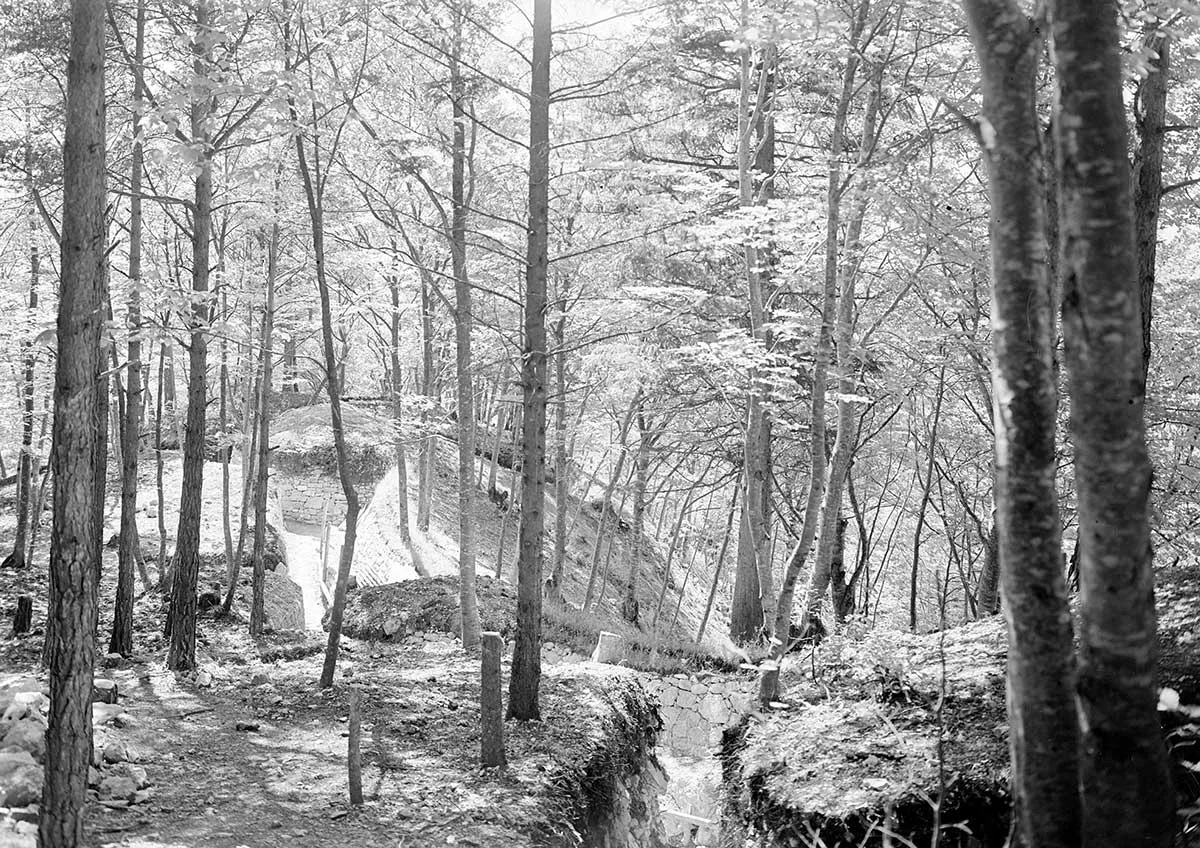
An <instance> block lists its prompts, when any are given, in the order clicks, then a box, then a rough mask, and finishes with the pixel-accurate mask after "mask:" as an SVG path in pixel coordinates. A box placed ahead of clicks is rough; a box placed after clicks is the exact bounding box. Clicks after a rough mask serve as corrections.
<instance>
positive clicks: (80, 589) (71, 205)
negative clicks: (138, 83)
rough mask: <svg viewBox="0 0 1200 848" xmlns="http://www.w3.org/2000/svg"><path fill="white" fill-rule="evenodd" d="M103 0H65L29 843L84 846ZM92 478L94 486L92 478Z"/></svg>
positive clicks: (103, 387) (99, 297) (98, 369)
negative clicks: (43, 668)
mask: <svg viewBox="0 0 1200 848" xmlns="http://www.w3.org/2000/svg"><path fill="white" fill-rule="evenodd" d="M104 33H105V29H104V3H103V2H100V0H73V2H72V3H71V42H70V54H69V59H68V62H67V103H66V134H65V140H64V145H63V195H64V201H65V202H64V204H63V222H62V240H61V259H60V261H61V264H60V267H61V280H60V284H59V308H58V323H57V331H58V339H59V345H58V360H57V364H56V366H55V380H54V413H55V414H54V427H53V447H52V449H51V459H50V464H51V468H52V470H53V475H54V518H53V525H52V529H51V535H50V586H49V615H48V620H47V641H46V644H47V649H48V650H47V653H48V660H49V663H48V664H49V669H50V714H49V722H48V727H47V730H46V769H45V775H44V779H43V784H42V796H41V803H40V805H39V816H38V842H39V844H41V845H45V846H54V848H75V846H78V845H82V844H83V842H84V832H83V831H84V809H85V804H86V794H87V783H88V780H87V777H88V766H89V763H90V760H91V752H92V708H91V692H92V667H93V664H94V663H95V651H96V641H95V632H96V592H97V585H96V575H97V570H96V564H97V563H98V562H99V561H100V555H101V538H100V535H101V530H102V525H101V524H100V522H98V521H97V517H98V516H100V514H101V513H100V508H99V507H102V501H101V503H100V504H99V505H98V504H97V500H96V498H97V495H98V494H100V493H101V492H102V489H101V488H100V486H102V485H103V480H104V467H103V465H97V460H100V459H101V458H102V457H103V453H102V451H101V449H100V448H99V445H98V444H97V443H98V442H99V441H100V440H101V439H103V438H104V433H103V430H101V429H99V428H97V426H96V423H97V422H96V416H97V413H98V412H100V411H101V405H100V397H99V393H100V392H101V391H107V383H106V382H105V381H103V380H101V379H100V375H101V373H102V368H103V365H102V362H101V351H102V348H101V339H102V331H103V324H104V321H103V316H104V312H103V303H104V262H105V250H104V241H105V234H106V226H105V218H104V210H105V173H106V170H105V135H104ZM97 481H99V483H98V482H97Z"/></svg>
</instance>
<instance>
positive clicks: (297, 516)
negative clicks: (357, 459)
mask: <svg viewBox="0 0 1200 848" xmlns="http://www.w3.org/2000/svg"><path fill="white" fill-rule="evenodd" d="M271 486H272V488H273V489H274V491H275V493H276V495H277V496H278V498H279V505H280V507H282V509H283V518H284V520H285V521H293V522H298V523H301V524H314V525H317V526H321V524H322V523H323V522H324V521H325V517H326V512H325V510H326V507H328V510H329V513H328V517H329V523H330V525H332V526H334V527H336V526H337V525H339V524H341V523H342V520H343V519H344V518H345V517H346V497H345V495H343V494H342V484H341V482H340V481H339V480H338V478H337V477H336V476H332V475H330V474H328V473H326V472H324V471H321V470H319V469H312V468H310V469H306V470H304V471H275V472H274V473H273V474H272V475H271Z"/></svg>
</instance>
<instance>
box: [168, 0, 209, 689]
mask: <svg viewBox="0 0 1200 848" xmlns="http://www.w3.org/2000/svg"><path fill="white" fill-rule="evenodd" d="M195 9H196V33H195V38H194V41H193V43H192V53H193V56H194V61H193V71H194V73H195V74H196V76H197V77H201V78H203V76H204V75H205V74H206V73H207V72H208V69H209V67H210V66H211V64H212V60H211V57H210V56H209V52H208V51H209V48H208V47H207V46H206V45H207V44H209V43H210V40H211V32H210V31H209V12H210V8H209V0H197V2H196V4H195ZM211 109H212V98H211V95H209V96H206V97H204V98H202V99H199V100H196V101H195V102H194V103H193V104H192V106H191V132H192V138H194V139H196V141H197V143H199V144H200V145H201V148H202V150H203V151H204V152H202V153H201V155H200V156H199V158H198V159H197V161H196V168H197V171H198V172H197V174H196V184H195V189H196V191H195V207H194V208H193V210H192V315H191V321H192V328H191V348H190V350H189V351H188V361H189V372H188V407H187V425H186V429H185V432H184V440H183V488H182V491H181V493H180V496H179V529H178V531H177V532H176V534H175V574H174V580H173V581H172V587H171V609H170V612H169V614H168V617H169V626H170V629H171V644H170V650H169V652H168V654H167V667H168V668H171V669H173V670H175V671H186V670H188V669H192V668H195V667H196V583H197V580H198V578H199V573H200V511H201V506H202V503H203V501H202V489H203V486H204V436H205V428H204V419H205V407H206V406H207V403H208V381H207V375H208V339H207V337H206V336H207V332H208V322H209V305H208V278H209V273H208V272H209V268H208V263H209V258H208V257H209V240H210V239H211V236H212V192H213V189H212V159H211V156H210V154H209V153H208V151H207V146H208V130H207V128H206V121H207V118H208V114H209V112H210V111H211Z"/></svg>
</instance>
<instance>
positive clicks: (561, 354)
mask: <svg viewBox="0 0 1200 848" xmlns="http://www.w3.org/2000/svg"><path fill="white" fill-rule="evenodd" d="M566 289H567V286H566V283H565V281H564V282H562V283H561V284H560V285H559V291H558V300H559V304H560V306H559V309H560V310H561V311H560V312H559V314H558V320H557V321H555V322H554V347H555V353H554V391H555V394H556V395H557V396H558V397H557V398H556V400H557V403H556V404H555V405H554V556H553V558H552V560H551V565H550V579H549V581H547V584H546V586H547V591H546V595H547V597H549V598H553V599H554V600H556V601H558V602H559V603H561V602H562V599H563V596H562V581H563V567H564V565H565V563H566V561H567V538H568V536H567V501H568V499H569V498H570V492H571V468H570V460H569V458H568V453H567V351H566V335H567V332H566V329H567V306H566V299H565V298H566Z"/></svg>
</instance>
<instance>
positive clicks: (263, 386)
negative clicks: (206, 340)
mask: <svg viewBox="0 0 1200 848" xmlns="http://www.w3.org/2000/svg"><path fill="white" fill-rule="evenodd" d="M278 274H279V221H278V220H276V221H273V222H272V223H271V236H270V240H269V241H268V242H267V302H266V306H265V307H264V308H263V331H262V375H261V376H260V377H259V384H258V398H257V403H258V410H257V412H256V416H255V417H256V419H257V421H258V435H257V438H256V442H257V444H256V446H255V447H256V450H257V452H258V457H257V460H256V461H255V463H254V472H255V475H256V477H257V479H256V480H255V482H254V541H253V544H252V546H251V548H250V562H251V563H252V565H251V567H252V568H253V569H254V570H253V573H252V576H251V587H250V632H251V633H252V634H254V635H255V636H257V635H258V634H260V633H262V630H263V624H264V622H265V618H266V616H265V614H264V604H265V598H266V582H267V569H266V564H265V563H264V562H263V554H264V552H265V551H266V544H267V489H268V487H269V486H270V473H271V471H270V465H271V421H270V414H269V411H268V405H269V403H270V400H271V377H272V371H271V367H272V362H271V343H272V338H273V336H274V331H275V278H276V277H277V276H278ZM321 578H322V580H324V574H322V575H321ZM236 585H237V581H236V580H235V581H232V582H231V583H230V586H229V594H228V595H226V597H225V607H226V609H228V608H229V607H230V606H231V605H232V603H233V591H234V587H235V586H236Z"/></svg>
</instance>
